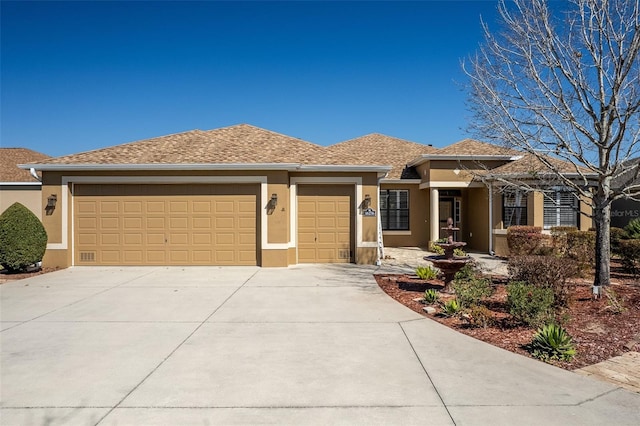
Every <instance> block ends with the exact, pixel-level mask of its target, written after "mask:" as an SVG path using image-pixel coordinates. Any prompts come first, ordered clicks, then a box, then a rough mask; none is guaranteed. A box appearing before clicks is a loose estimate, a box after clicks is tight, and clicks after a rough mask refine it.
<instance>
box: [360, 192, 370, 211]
mask: <svg viewBox="0 0 640 426" xmlns="http://www.w3.org/2000/svg"><path fill="white" fill-rule="evenodd" d="M369 207H371V195H369V194H367V195H365V196H364V200H363V201H362V208H363V209H368V208H369Z"/></svg>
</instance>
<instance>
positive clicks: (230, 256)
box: [73, 184, 259, 265]
mask: <svg viewBox="0 0 640 426" xmlns="http://www.w3.org/2000/svg"><path fill="white" fill-rule="evenodd" d="M258 194H259V186H258V185H243V184H238V185H216V184H214V185H205V184H193V185H179V184H171V185H159V184H158V185H155V184H154V185H151V184H121V185H116V184H99V185H98V184H77V185H75V186H74V191H73V200H74V201H73V213H74V214H73V226H74V237H73V238H74V246H75V249H74V263H75V264H76V265H256V264H257V247H258V244H257V238H258V237H257V236H258V235H259V233H258V229H257V217H258V214H257V205H258V203H257V200H258Z"/></svg>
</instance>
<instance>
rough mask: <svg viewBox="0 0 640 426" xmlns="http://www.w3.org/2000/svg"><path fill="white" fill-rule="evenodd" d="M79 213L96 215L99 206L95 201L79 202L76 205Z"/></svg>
mask: <svg viewBox="0 0 640 426" xmlns="http://www.w3.org/2000/svg"><path fill="white" fill-rule="evenodd" d="M76 206H77V209H76V211H77V212H78V213H96V212H97V211H98V206H97V203H96V202H95V201H78V203H77V204H76Z"/></svg>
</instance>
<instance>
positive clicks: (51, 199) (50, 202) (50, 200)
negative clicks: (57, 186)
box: [47, 194, 58, 209]
mask: <svg viewBox="0 0 640 426" xmlns="http://www.w3.org/2000/svg"><path fill="white" fill-rule="evenodd" d="M57 202H58V196H57V195H56V194H51V195H49V196H48V197H47V208H48V209H53V208H54V207H55V206H56V203H57Z"/></svg>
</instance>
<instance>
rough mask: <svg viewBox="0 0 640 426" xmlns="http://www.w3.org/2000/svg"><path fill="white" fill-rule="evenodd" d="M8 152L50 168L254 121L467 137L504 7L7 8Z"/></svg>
mask: <svg viewBox="0 0 640 426" xmlns="http://www.w3.org/2000/svg"><path fill="white" fill-rule="evenodd" d="M1 8H2V9H1V19H2V22H1V28H2V29H1V41H0V42H1V52H2V57H1V92H0V100H1V111H0V113H1V130H0V146H2V147H26V148H30V149H34V150H36V151H41V152H44V153H46V154H49V155H54V156H57V155H64V154H69V153H74V152H81V151H87V150H91V149H96V148H101V147H106V146H111V145H116V144H120V143H126V142H130V141H135V140H139V139H145V138H149V137H155V136H161V135H165V134H171V133H178V132H182V131H187V130H191V129H202V130H208V129H214V128H218V127H224V126H229V125H233V124H239V123H248V124H253V125H256V126H259V127H263V128H266V129H269V130H273V131H276V132H280V133H284V134H287V135H290V136H294V137H298V138H301V139H304V140H307V141H310V142H314V143H317V144H321V145H329V144H333V143H336V142H340V141H343V140H347V139H351V138H354V137H358V136H361V135H364V134H367V133H373V132H378V133H384V134H388V135H391V136H396V137H400V138H404V139H408V140H412V141H416V142H421V143H431V144H433V145H434V146H445V145H449V144H451V143H453V142H456V141H458V140H460V139H462V138H464V137H466V136H467V135H466V132H465V130H464V128H465V126H466V118H467V117H468V115H469V113H468V112H467V110H466V108H465V97H466V95H465V93H464V91H463V88H462V87H461V83H464V82H465V77H464V75H463V73H462V71H461V69H460V60H461V59H462V58H464V57H466V56H468V55H470V54H472V53H473V52H474V51H475V50H476V49H477V47H478V43H479V42H480V41H481V39H482V34H481V27H480V15H482V17H483V18H484V19H485V20H487V21H488V22H489V23H493V22H494V20H495V15H496V1H494V0H475V1H418V2H275V3H273V2H247V3H245V2H6V1H3V2H2V4H1Z"/></svg>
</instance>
